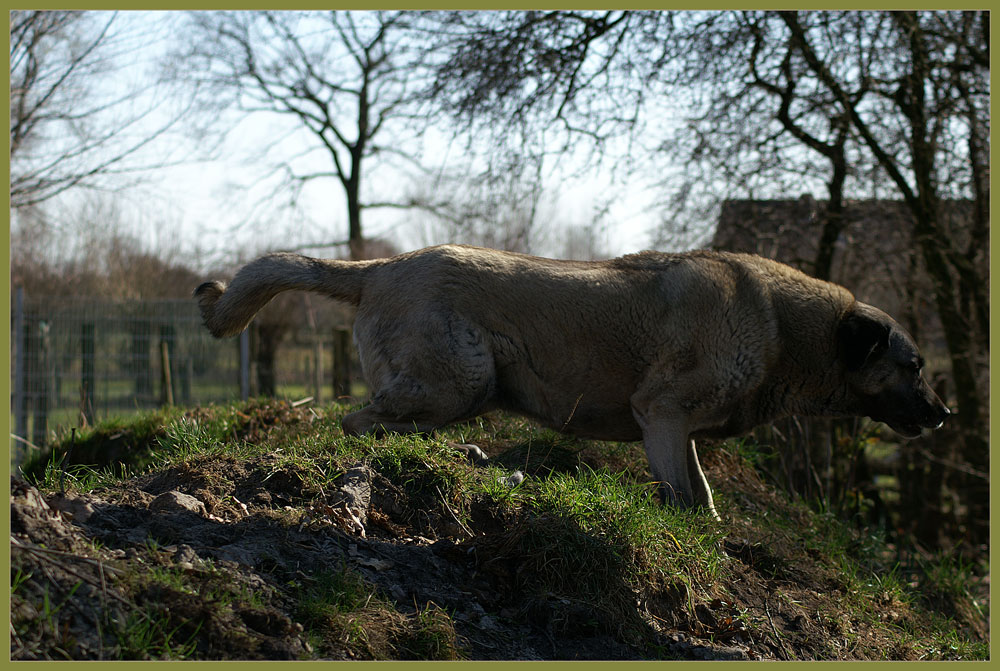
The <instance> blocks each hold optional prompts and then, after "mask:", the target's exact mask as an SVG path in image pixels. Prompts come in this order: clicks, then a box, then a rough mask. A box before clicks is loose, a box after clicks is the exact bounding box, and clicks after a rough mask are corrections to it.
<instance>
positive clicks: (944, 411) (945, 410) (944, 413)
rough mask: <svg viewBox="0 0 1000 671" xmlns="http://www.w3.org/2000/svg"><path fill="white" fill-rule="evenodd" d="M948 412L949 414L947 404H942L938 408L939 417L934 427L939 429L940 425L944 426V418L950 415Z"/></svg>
mask: <svg viewBox="0 0 1000 671" xmlns="http://www.w3.org/2000/svg"><path fill="white" fill-rule="evenodd" d="M950 414H951V410H949V409H948V406H946V405H942V406H941V407H940V408H939V412H938V416H939V417H940V419H939V420H938V423H937V424H935V425H934V428H935V429H940V428H941V427H942V426H944V420H946V419H948V415H950Z"/></svg>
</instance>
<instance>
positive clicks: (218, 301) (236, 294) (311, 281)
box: [194, 252, 374, 338]
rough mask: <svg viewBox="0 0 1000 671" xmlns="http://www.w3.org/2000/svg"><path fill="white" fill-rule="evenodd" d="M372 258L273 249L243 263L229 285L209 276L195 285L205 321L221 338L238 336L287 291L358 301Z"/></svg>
mask: <svg viewBox="0 0 1000 671" xmlns="http://www.w3.org/2000/svg"><path fill="white" fill-rule="evenodd" d="M373 263H374V262H372V261H337V260H325V259H312V258H309V257H307V256H300V255H298V254H288V253H284V252H279V253H274V254H268V255H266V256H262V257H260V258H259V259H257V260H256V261H251V262H250V263H248V264H247V265H245V266H243V267H242V268H240V270H239V272H237V273H236V277H234V278H233V281H232V282H230V284H229V286H226V285H225V284H224V283H222V282H219V281H212V282H205V283H204V284H202V285H201V286H199V287H198V288H197V289H195V291H194V296H195V298H196V299H197V300H198V307H200V308H201V317H202V319H203V320H204V321H205V326H206V327H208V330H209V331H211V332H212V335H214V336H215V337H216V338H223V337H227V336H234V335H236V334H237V333H239V332H240V331H242V330H243V329H245V328H246V327H247V324H249V323H250V320H251V319H253V317H254V315H256V314H257V312H258V311H260V309H261V308H263V307H264V306H265V305H267V304H268V302H270V300H271V299H272V298H274V297H275V296H277V295H278V294H279V293H281V292H282V291H288V290H290V289H299V290H303V291H315V292H318V293H322V294H326V295H328V296H330V297H332V298H337V299H339V300H342V301H345V302H347V303H350V304H352V305H357V304H358V303H359V302H360V301H361V290H362V287H363V286H364V277H365V275H366V272H365V271H366V270H367V269H368V268H370V267H371V266H372V265H373Z"/></svg>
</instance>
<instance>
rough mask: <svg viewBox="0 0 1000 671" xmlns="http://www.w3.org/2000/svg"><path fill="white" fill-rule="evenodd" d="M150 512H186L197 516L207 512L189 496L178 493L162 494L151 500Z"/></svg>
mask: <svg viewBox="0 0 1000 671" xmlns="http://www.w3.org/2000/svg"><path fill="white" fill-rule="evenodd" d="M149 509H150V510H160V511H163V512H177V511H181V510H187V511H189V512H192V513H197V514H198V515H207V514H208V510H207V509H206V508H205V504H204V503H202V502H201V501H200V500H198V499H196V498H195V497H193V496H191V495H190V494H184V493H182V492H178V491H170V492H164V493H162V494H160V495H159V496H157V497H156V498H155V499H153V500H152V501H151V502H150V504H149Z"/></svg>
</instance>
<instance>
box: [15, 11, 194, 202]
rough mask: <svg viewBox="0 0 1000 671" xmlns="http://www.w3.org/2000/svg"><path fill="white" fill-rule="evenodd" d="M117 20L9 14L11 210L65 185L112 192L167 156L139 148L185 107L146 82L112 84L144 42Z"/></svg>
mask: <svg viewBox="0 0 1000 671" xmlns="http://www.w3.org/2000/svg"><path fill="white" fill-rule="evenodd" d="M121 24H122V21H121V18H120V16H119V15H118V14H117V13H115V12H110V13H109V12H77V11H24V10H19V11H12V12H11V13H10V162H11V177H10V204H11V206H12V207H14V208H17V209H21V208H25V207H29V206H33V205H37V204H39V203H42V202H44V201H47V200H49V199H51V198H53V197H55V196H57V195H59V194H61V193H63V192H65V191H66V190H68V189H71V188H73V187H90V188H113V186H116V185H119V184H120V183H121V178H122V176H123V175H131V176H135V175H137V174H140V173H142V172H144V171H146V170H148V169H150V168H155V167H161V166H163V165H167V164H169V163H170V162H171V161H172V160H174V159H171V157H170V154H171V152H170V151H168V150H166V149H162V148H161V151H160V152H157V153H154V154H149V153H147V150H148V149H149V148H150V146H151V145H152V144H153V143H154V142H156V141H157V140H158V139H160V138H161V137H162V136H164V135H165V134H166V133H167V132H168V131H169V130H171V129H172V128H174V127H175V126H176V124H177V123H178V121H179V120H180V119H181V118H182V117H183V115H184V112H185V110H184V108H183V105H181V106H179V107H177V108H175V109H173V110H169V109H168V108H169V107H171V106H172V105H173V103H171V105H168V104H167V96H166V91H164V90H161V89H160V88H158V83H157V82H155V81H140V82H139V83H137V84H134V85H131V84H123V82H122V81H120V80H117V79H116V76H117V75H118V74H120V72H121V71H122V70H123V69H124V67H125V65H126V63H125V61H126V60H127V59H130V60H131V61H133V62H134V61H135V60H136V55H137V54H139V53H140V47H142V46H144V44H143V43H140V42H138V41H137V39H136V38H137V33H136V32H135V31H134V30H132V29H131V28H129V27H128V26H123V25H121ZM174 102H176V101H174ZM150 156H152V158H150Z"/></svg>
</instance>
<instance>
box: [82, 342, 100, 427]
mask: <svg viewBox="0 0 1000 671" xmlns="http://www.w3.org/2000/svg"><path fill="white" fill-rule="evenodd" d="M94 330H95V329H94V323H93V322H84V323H82V324H81V325H80V414H81V416H82V417H83V420H84V422H86V423H87V424H93V423H94V343H95V341H96V339H95V337H94Z"/></svg>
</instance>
